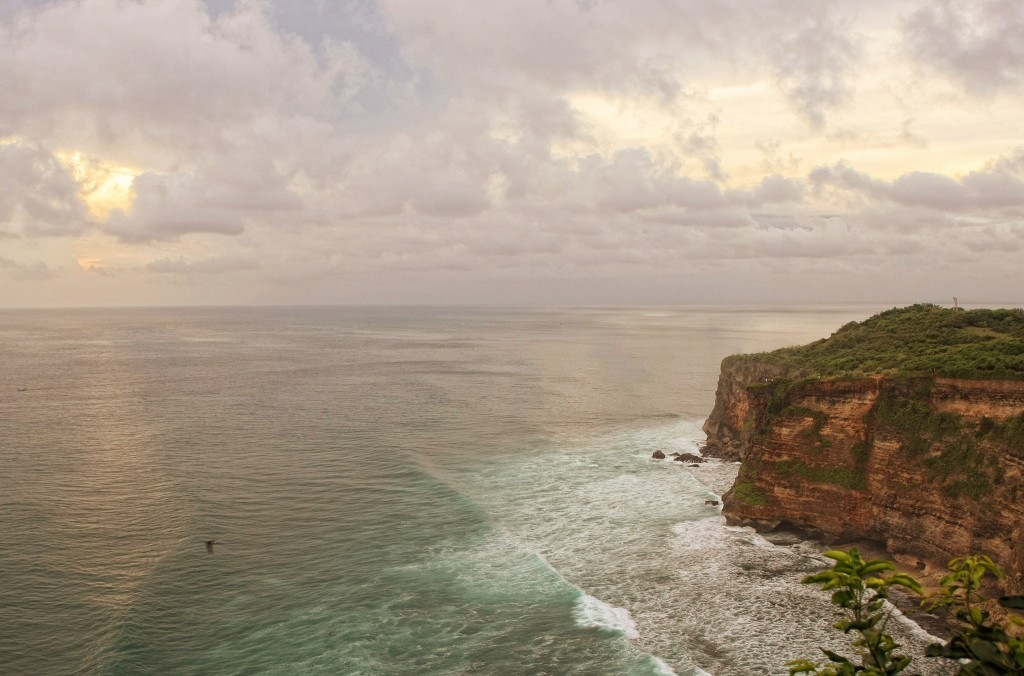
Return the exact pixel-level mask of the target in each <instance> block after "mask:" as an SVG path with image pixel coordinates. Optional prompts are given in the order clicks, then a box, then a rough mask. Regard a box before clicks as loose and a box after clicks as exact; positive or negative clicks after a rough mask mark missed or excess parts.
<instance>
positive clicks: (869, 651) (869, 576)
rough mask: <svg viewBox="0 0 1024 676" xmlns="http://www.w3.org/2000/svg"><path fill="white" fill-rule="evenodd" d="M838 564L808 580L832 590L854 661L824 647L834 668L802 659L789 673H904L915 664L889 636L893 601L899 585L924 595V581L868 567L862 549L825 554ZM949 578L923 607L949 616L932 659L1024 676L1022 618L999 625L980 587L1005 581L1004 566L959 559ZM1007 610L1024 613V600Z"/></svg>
mask: <svg viewBox="0 0 1024 676" xmlns="http://www.w3.org/2000/svg"><path fill="white" fill-rule="evenodd" d="M825 556H827V557H828V558H830V559H832V560H834V561H835V564H834V565H833V566H832V568H830V569H829V570H826V571H822V572H820V573H817V574H815V575H810V576H808V577H805V578H804V579H803V582H804V583H805V584H820V585H821V586H822V588H823V589H825V590H831V591H832V592H833V593H832V603H834V604H835V605H836V606H838V607H839V608H840V609H841V610H842V619H840V620H839V621H838V622H837V623H836V624H835V625H834V626H835V627H836V628H837V629H839V630H840V631H842V632H843V633H846V634H850V633H852V634H854V635H855V636H856V638H855V639H854V641H853V644H852V645H853V648H854V653H856V657H855V658H854V659H850V658H848V657H845V656H843V655H840V654H838V653H836V652H833V651H831V650H826V649H824V648H823V649H822V652H823V653H825V656H826V657H828V658H829V662H828V663H827V664H824V665H820V664H817V663H815V662H813V661H811V660H807V659H800V660H794V661H793V662H790V663H789V673H790V675H791V676H792V675H794V674H816V675H819V676H854V675H855V674H859V675H861V676H888V675H890V674H898V673H901V672H903V671H904V670H905V669H907V668H908V667H909V666H910V665H911V662H912V660H911V658H910V657H908V656H906V655H901V654H900V653H899V649H900V647H901V646H900V645H899V644H897V643H896V641H895V640H894V639H893V638H892V636H890V635H889V634H887V633H886V626H887V624H888V622H889V619H890V618H891V616H892V613H893V611H894V610H895V607H894V606H893V605H892V604H890V603H887V601H888V598H889V592H890V590H891V589H893V588H894V587H903V588H905V589H907V590H909V591H911V592H912V593H914V594H917V595H918V596H921V595H922V594H923V592H922V589H921V585H920V583H919V582H918V581H917V580H915V579H914V578H913V577H911V576H909V575H906V574H904V573H897V572H895V570H896V568H895V566H894V565H893V564H892V563H891V562H890V561H885V560H874V561H865V560H864V559H863V558H862V557H861V555H860V553H859V552H858V551H857V549H856V548H855V547H854V548H851V549H850V550H849V551H848V552H840V551H830V552H828V553H826V554H825ZM949 568H950V573H949V575H947V576H946V577H944V578H943V579H942V580H941V582H940V585H941V590H940V591H938V592H937V593H935V594H933V595H932V596H930V597H928V598H927V599H925V600H924V601H923V602H922V606H923V607H924V608H925V609H926V610H929V611H935V610H939V611H942V612H945V613H946V614H947V616H948V619H949V622H950V627H951V630H952V632H953V637H952V638H951V639H950V641H949V642H948V643H945V644H942V643H937V644H934V645H931V646H929V647H928V650H927V653H926V654H927V655H928V656H929V657H937V658H944V659H950V660H957V661H958V667H959V668H958V671H957V672H956V673H957V674H958V675H964V676H1001V675H1004V674H1024V640H1022V639H1021V632H1020V631H1018V632H1017V635H1014V633H1013V631H1012V630H1011V627H1012V626H1014V625H1016V626H1017V627H1018V628H1024V618H1022V617H1021V616H1020V615H1016V614H1014V613H1012V612H1008V613H1006V619H1005V620H997V619H995V618H993V616H992V614H991V613H990V612H989V611H988V610H986V609H985V607H984V606H983V603H984V601H985V598H984V597H983V596H982V595H981V591H980V590H981V588H982V586H983V583H984V580H985V578H986V577H993V578H1001V577H1002V572H1001V571H1000V570H999V567H998V566H996V565H995V563H993V562H992V560H991V559H990V558H988V557H987V556H969V557H964V558H959V559H954V560H953V561H951V562H950V564H949ZM999 603H1000V605H1002V606H1003V607H1004V608H1006V609H1016V610H1019V609H1022V608H1024V596H1004V597H1002V598H1001V599H999Z"/></svg>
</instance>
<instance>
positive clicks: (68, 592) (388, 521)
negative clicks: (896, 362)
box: [0, 306, 927, 676]
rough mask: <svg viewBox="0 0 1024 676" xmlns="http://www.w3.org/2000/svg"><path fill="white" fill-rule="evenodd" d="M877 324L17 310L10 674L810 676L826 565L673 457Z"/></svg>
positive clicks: (5, 650) (11, 418)
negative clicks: (732, 402)
mask: <svg viewBox="0 0 1024 676" xmlns="http://www.w3.org/2000/svg"><path fill="white" fill-rule="evenodd" d="M882 309H885V308H883V307H859V306H856V307H854V306H844V307H817V308H803V309H782V308H776V309H764V308H715V307H694V308H604V309H483V308H423V307H415V308H413V307H407V308H402V307H388V308H326V307H305V308H195V309H183V308H175V309H81V310H8V311H2V312H0V672H3V673H5V674H72V673H73V674H410V675H411V674H502V675H503V674H587V675H601V674H636V675H642V674H652V675H653V674H673V673H674V674H678V675H679V676H685V675H690V674H715V675H716V676H728V675H730V674H740V675H745V674H785V673H786V668H785V663H786V661H788V660H791V659H794V658H797V657H812V658H818V657H820V656H821V655H820V652H819V651H818V649H817V646H828V647H832V648H837V647H839V646H841V645H843V644H844V641H843V638H842V637H841V636H839V635H837V632H835V631H834V630H832V629H831V628H830V625H831V624H832V622H833V621H834V617H833V611H832V607H831V606H830V604H829V602H828V599H827V595H825V594H824V593H822V592H821V591H819V590H817V589H814V588H810V587H806V586H804V585H801V584H800V578H801V577H802V576H803V575H806V574H807V573H809V572H811V571H815V570H818V569H820V568H821V567H822V565H823V564H822V559H821V557H820V556H819V555H818V548H817V547H816V546H815V545H814V544H807V543H797V544H790V545H786V546H783V545H778V544H772V543H771V542H769V541H767V540H765V539H764V538H762V537H761V536H759V535H757V534H756V533H754V532H753V531H751V530H749V529H742V528H732V527H727V526H726V525H725V522H724V519H723V518H722V517H721V515H720V514H719V512H720V509H721V508H720V507H718V506H714V505H709V504H706V501H708V500H717V499H718V496H719V495H720V494H721V493H723V492H724V491H725V490H726V489H727V488H728V487H729V485H730V484H731V482H732V479H733V478H734V476H735V473H736V470H737V467H736V465H734V464H732V463H725V462H720V461H710V462H708V463H705V464H703V465H701V466H700V467H690V466H688V465H686V464H684V463H679V462H670V461H658V460H653V459H652V458H651V454H652V453H653V452H654V451H655V450H656V449H661V450H663V451H664V452H665V453H666V454H668V453H671V452H673V451H677V452H696V451H697V449H698V448H699V446H700V445H701V443H702V442H703V440H704V436H703V433H702V432H701V424H702V423H703V421H704V419H705V418H706V417H707V415H708V413H710V411H711V408H712V405H713V402H714V392H715V385H716V382H717V378H718V370H719V363H720V361H721V359H722V358H723V357H725V356H727V355H729V354H733V353H737V352H752V351H753V352H756V351H763V350H769V349H773V348H777V347H781V346H785V345H794V344H800V343H804V342H807V341H810V340H814V339H817V338H823V337H826V336H828V335H829V334H830V333H831V332H832V331H834V330H835V329H837V328H839V327H840V326H842V325H843V324H844V323H846V322H848V321H851V320H855V319H856V320H859V319H864V318H866V317H868V316H870V315H871V314H874V313H875V312H877V311H879V310H882ZM207 540H216V541H217V544H215V545H213V547H212V553H210V552H208V551H207V547H206V545H205V542H206V541H207ZM897 630H898V633H899V635H900V638H901V640H902V641H903V642H905V643H907V644H908V645H910V646H916V647H918V648H919V647H920V645H922V644H923V642H926V641H927V637H926V636H923V635H922V632H920V631H919V630H917V629H916V627H915V626H914V625H912V624H910V623H909V622H901V623H900V624H899V625H898V627H897Z"/></svg>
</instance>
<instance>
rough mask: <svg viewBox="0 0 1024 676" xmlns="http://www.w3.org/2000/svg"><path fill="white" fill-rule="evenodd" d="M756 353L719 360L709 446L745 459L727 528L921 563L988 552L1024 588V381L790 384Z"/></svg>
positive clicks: (728, 497) (1014, 586)
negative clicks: (818, 538)
mask: <svg viewBox="0 0 1024 676" xmlns="http://www.w3.org/2000/svg"><path fill="white" fill-rule="evenodd" d="M751 361H753V358H750V357H748V358H746V360H733V362H732V363H727V364H725V365H724V366H723V373H722V377H721V378H720V379H719V390H718V395H717V401H716V403H715V412H714V413H712V417H711V418H709V419H708V422H707V423H705V427H704V429H705V431H706V432H707V433H708V449H707V450H708V452H710V453H715V454H718V455H720V456H724V457H734V458H741V459H742V460H743V466H742V467H741V469H740V472H739V474H738V476H737V479H736V483H735V484H734V485H733V487H732V488H731V489H730V490H729V491H728V492H727V493H726V494H725V495H724V496H723V502H724V507H723V514H725V516H726V517H727V519H728V521H729V522H730V523H732V524H740V525H751V526H754V527H757V528H759V529H761V530H771V529H774V528H777V527H779V526H790V527H793V528H795V529H798V530H800V531H804V532H810V533H817V534H821V535H823V536H825V537H827V538H833V539H841V540H848V541H852V540H873V541H877V542H879V543H882V544H884V545H885V547H886V548H887V549H888V551H889V552H890V553H891V554H892V555H893V556H894V557H895V558H896V559H897V560H901V561H903V562H904V563H907V564H909V565H916V566H918V568H924V569H928V568H932V569H944V567H945V565H946V563H947V562H948V561H949V560H950V559H951V558H954V557H957V556H963V555H965V554H970V553H984V554H987V555H989V556H991V557H992V558H993V559H994V560H995V561H996V562H997V563H998V564H999V565H1000V566H1001V567H1002V568H1003V570H1004V571H1005V572H1006V573H1007V574H1008V577H1007V581H1006V583H1005V588H1006V589H1007V590H1008V591H1011V592H1015V593H1016V592H1019V591H1020V590H1021V588H1022V580H1024V382H1021V381H1010V380H1005V381H979V380H957V379H949V378H927V377H917V378H910V377H904V378H883V377H870V378H860V379H856V380H835V381H820V380H807V381H793V380H785V379H782V378H780V377H779V376H777V375H776V376H773V375H771V374H772V373H773V370H772V366H771V364H764V365H761V366H758V365H757V364H755V363H749V362H751ZM727 362H728V360H727ZM737 362H738V363H737ZM775 373H778V372H777V371H776V372H775ZM744 379H746V384H745V385H744V384H743V381H744Z"/></svg>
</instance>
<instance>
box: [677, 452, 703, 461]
mask: <svg viewBox="0 0 1024 676" xmlns="http://www.w3.org/2000/svg"><path fill="white" fill-rule="evenodd" d="M676 460H677V461H679V462H704V458H702V457H700V456H699V455H694V454H693V453H683V454H681V455H679V456H677V457H676Z"/></svg>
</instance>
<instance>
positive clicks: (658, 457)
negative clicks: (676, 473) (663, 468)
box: [651, 449, 665, 460]
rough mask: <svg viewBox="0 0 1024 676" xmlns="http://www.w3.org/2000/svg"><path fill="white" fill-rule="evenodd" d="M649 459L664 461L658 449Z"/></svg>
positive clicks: (663, 456)
mask: <svg viewBox="0 0 1024 676" xmlns="http://www.w3.org/2000/svg"><path fill="white" fill-rule="evenodd" d="M651 457H652V458H654V459H655V460H664V459H665V454H664V453H662V452H661V449H658V450H657V451H655V452H654V455H652V456H651Z"/></svg>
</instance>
